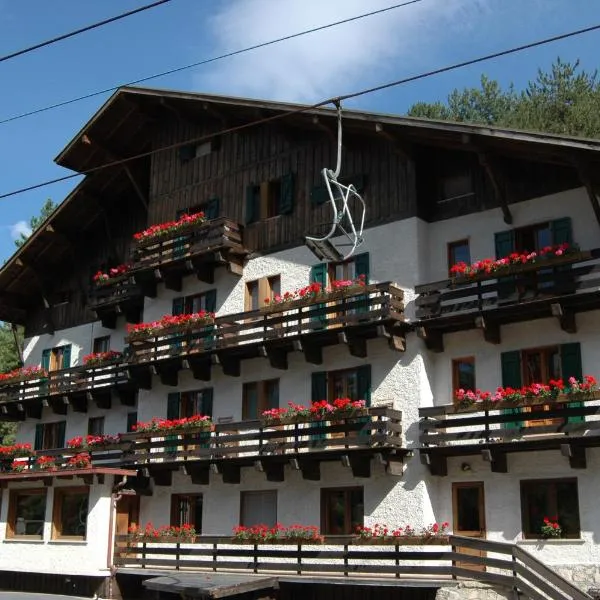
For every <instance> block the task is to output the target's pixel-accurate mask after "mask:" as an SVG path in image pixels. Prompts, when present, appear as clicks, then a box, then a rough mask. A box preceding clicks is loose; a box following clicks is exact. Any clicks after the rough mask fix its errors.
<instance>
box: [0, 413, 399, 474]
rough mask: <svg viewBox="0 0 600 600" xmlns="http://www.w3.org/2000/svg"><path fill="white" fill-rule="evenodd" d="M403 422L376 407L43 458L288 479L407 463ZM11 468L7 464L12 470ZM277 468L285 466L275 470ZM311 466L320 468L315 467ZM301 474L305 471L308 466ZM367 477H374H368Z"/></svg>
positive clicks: (125, 439)
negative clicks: (292, 472)
mask: <svg viewBox="0 0 600 600" xmlns="http://www.w3.org/2000/svg"><path fill="white" fill-rule="evenodd" d="M401 418H402V414H401V413H400V412H398V411H396V410H393V409H391V408H387V407H371V408H368V409H364V410H362V411H360V412H359V413H355V414H354V415H352V416H350V415H338V416H336V417H335V420H331V421H328V420H320V421H314V420H312V421H311V420H309V419H308V418H304V419H297V420H296V421H295V422H294V423H287V424H266V423H265V422H263V421H261V420H253V421H241V422H237V423H222V424H216V425H214V426H213V427H212V428H211V429H208V430H205V429H195V430H187V431H184V430H179V431H177V430H172V431H164V432H142V433H126V434H123V435H122V436H121V442H120V443H117V444H112V445H110V446H106V447H99V448H94V447H92V448H91V449H73V448H59V449H55V450H40V451H38V453H37V455H44V456H52V457H54V458H55V462H56V465H57V467H64V466H66V465H67V463H68V460H69V458H70V457H72V456H73V455H75V454H77V453H79V452H82V451H85V452H88V453H89V455H90V459H91V466H93V467H97V466H121V467H128V468H132V467H134V468H138V469H142V468H150V471H151V472H152V467H156V470H158V471H160V470H161V469H160V467H161V465H163V466H166V465H177V464H180V465H187V467H189V469H188V472H189V473H190V474H191V475H192V476H193V477H200V478H201V477H202V474H201V473H199V472H196V471H194V469H193V466H194V465H196V466H198V467H202V468H205V469H206V473H205V477H206V478H207V477H208V469H209V466H210V464H211V463H214V464H226V463H232V464H233V463H235V464H236V465H237V466H238V468H239V467H240V466H253V465H255V462H256V461H257V460H262V461H264V467H263V468H264V470H265V471H266V472H267V475H268V476H269V477H270V476H273V477H277V476H281V475H282V474H283V465H284V463H287V462H289V460H290V458H293V457H298V458H299V459H302V458H315V459H316V460H333V459H334V458H338V459H339V457H340V456H341V455H348V456H349V463H350V464H349V466H350V467H351V468H352V469H353V470H355V469H363V470H364V469H365V468H367V469H369V468H370V467H366V465H365V463H364V461H363V462H361V460H360V459H357V460H356V461H355V459H354V456H353V455H365V453H367V454H369V453H370V454H373V453H377V452H379V453H382V454H383V455H386V456H387V455H389V454H390V453H391V454H398V455H399V458H401V455H402V454H404V451H403V450H402V423H401ZM37 455H36V456H37ZM36 456H34V457H31V458H30V459H29V460H28V463H27V464H28V466H29V469H28V472H29V470H35V461H36ZM383 458H385V456H384V457H383ZM388 458H389V456H388ZM10 462H11V461H10V460H8V461H6V464H5V465H4V466H5V468H6V469H8V468H9V467H10ZM272 462H274V463H278V465H279V466H275V467H273V468H272V465H271V463H272ZM300 462H301V460H300ZM309 466H310V468H314V464H311V465H309ZM298 468H300V469H303V468H304V465H303V464H300V465H299V467H298ZM271 474H272V475H271ZM237 476H238V477H239V472H238V473H237ZM362 476H368V474H365V473H364V472H363V473H362ZM225 478H227V476H225ZM226 482H227V481H226Z"/></svg>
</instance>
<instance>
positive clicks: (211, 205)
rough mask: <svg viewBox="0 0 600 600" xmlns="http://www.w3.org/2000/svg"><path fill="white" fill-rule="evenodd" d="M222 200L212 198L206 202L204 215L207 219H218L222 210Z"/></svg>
mask: <svg viewBox="0 0 600 600" xmlns="http://www.w3.org/2000/svg"><path fill="white" fill-rule="evenodd" d="M219 204H220V201H219V199H218V198H211V199H210V200H209V201H208V202H207V203H206V209H205V210H204V216H205V218H207V219H209V220H210V219H216V218H217V217H218V216H219V212H220V207H219Z"/></svg>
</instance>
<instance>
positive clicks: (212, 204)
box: [176, 198, 220, 219]
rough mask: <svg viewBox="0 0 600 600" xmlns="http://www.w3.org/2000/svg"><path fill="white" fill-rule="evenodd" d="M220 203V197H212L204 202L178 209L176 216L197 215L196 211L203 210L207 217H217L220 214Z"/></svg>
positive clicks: (178, 217)
mask: <svg viewBox="0 0 600 600" xmlns="http://www.w3.org/2000/svg"><path fill="white" fill-rule="evenodd" d="M219 204H220V202H219V199H218V198H211V199H210V200H207V201H206V202H202V204H196V205H194V206H189V207H187V208H182V209H180V210H178V211H177V213H176V218H177V219H180V218H181V217H183V215H195V214H196V213H199V212H203V213H204V216H205V217H206V218H207V219H216V218H217V217H218V216H219Z"/></svg>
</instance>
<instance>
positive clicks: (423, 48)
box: [196, 0, 484, 101]
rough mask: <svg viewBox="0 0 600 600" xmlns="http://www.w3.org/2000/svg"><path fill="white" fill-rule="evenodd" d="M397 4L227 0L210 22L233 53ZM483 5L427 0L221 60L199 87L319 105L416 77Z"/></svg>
mask: <svg viewBox="0 0 600 600" xmlns="http://www.w3.org/2000/svg"><path fill="white" fill-rule="evenodd" d="M396 3H399V2H398V0H396V2H394V1H393V0H369V1H368V2H366V1H365V0H229V1H228V2H226V3H224V5H222V6H223V8H221V9H220V10H219V12H217V13H216V14H215V15H214V16H213V17H212V18H211V19H210V20H209V22H208V31H209V33H210V35H211V37H212V38H213V39H214V40H215V46H216V47H215V48H214V49H215V50H216V52H227V51H230V50H232V49H239V48H243V47H246V46H251V45H253V44H258V43H260V42H264V41H268V40H271V39H275V38H278V37H283V36H285V35H289V34H293V33H296V32H299V31H303V30H305V29H310V28H313V27H317V26H320V25H325V24H328V23H332V22H335V21H339V20H342V19H344V18H349V17H353V16H357V15H360V14H363V13H366V12H369V11H372V10H377V9H381V8H384V7H388V6H392V5H393V4H396ZM481 10H484V3H483V2H482V0H441V2H440V1H436V0H425V1H424V2H420V3H418V4H413V5H408V6H406V7H401V8H397V9H394V10H391V11H389V12H386V13H383V14H380V15H376V16H373V17H367V18H364V19H360V20H358V21H353V22H351V23H347V24H344V25H339V26H336V27H333V28H331V29H326V30H324V31H319V32H317V33H312V34H309V35H306V36H302V37H300V38H295V39H292V40H289V41H285V42H281V43H278V44H275V45H272V46H267V47H266V48H262V49H259V50H254V51H251V52H248V53H245V54H242V55H240V56H235V57H232V58H230V59H225V60H222V61H219V62H218V63H216V64H215V65H214V67H212V69H211V70H210V71H209V72H208V74H203V75H199V76H198V77H197V79H196V83H197V85H198V87H199V88H200V89H203V90H206V89H210V90H215V91H218V92H221V93H227V94H242V95H250V96H255V97H267V98H271V99H279V100H296V101H318V100H321V99H324V98H326V97H328V96H333V95H338V94H341V93H345V92H348V91H353V89H354V88H355V87H356V84H365V83H366V82H373V81H376V80H377V81H379V80H380V79H381V77H382V75H385V74H386V73H394V74H395V75H396V74H397V73H405V74H406V73H407V72H414V65H415V64H417V65H418V64H419V62H420V61H421V60H423V58H424V55H426V54H427V53H428V52H429V51H430V50H432V48H434V47H436V45H437V44H439V42H440V38H441V37H442V36H441V35H440V32H443V37H444V39H446V40H448V39H449V38H450V39H451V38H452V34H453V33H454V34H455V33H456V32H459V31H465V29H467V28H469V27H470V24H471V23H473V21H474V19H473V16H474V14H475V13H479V12H480V11H481Z"/></svg>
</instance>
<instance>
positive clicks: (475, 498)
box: [452, 481, 486, 571]
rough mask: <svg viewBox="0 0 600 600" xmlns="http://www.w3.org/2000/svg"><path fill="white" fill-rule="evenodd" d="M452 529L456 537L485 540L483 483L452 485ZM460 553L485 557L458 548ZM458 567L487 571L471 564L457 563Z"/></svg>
mask: <svg viewBox="0 0 600 600" xmlns="http://www.w3.org/2000/svg"><path fill="white" fill-rule="evenodd" d="M452 514H453V520H454V523H453V526H452V529H453V531H454V534H455V535H460V536H464V537H472V538H480V539H485V537H486V529H485V497H484V492H483V481H475V482H461V483H453V484H452ZM457 551H458V552H461V553H462V554H471V555H474V556H485V552H483V551H481V550H472V549H470V548H464V547H458V548H457ZM456 565H457V566H458V567H463V568H466V569H472V570H474V571H485V567H484V566H483V565H478V564H473V563H469V562H460V563H456Z"/></svg>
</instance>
